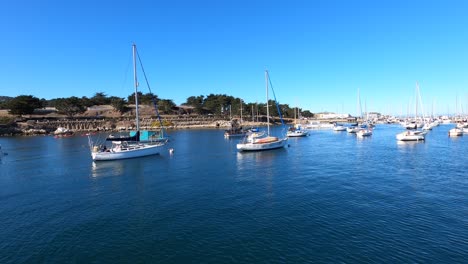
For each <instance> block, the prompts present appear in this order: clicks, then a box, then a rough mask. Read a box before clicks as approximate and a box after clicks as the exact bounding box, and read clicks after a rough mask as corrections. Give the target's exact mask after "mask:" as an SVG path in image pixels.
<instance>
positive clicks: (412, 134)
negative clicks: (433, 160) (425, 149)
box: [396, 82, 426, 141]
mask: <svg viewBox="0 0 468 264" xmlns="http://www.w3.org/2000/svg"><path fill="white" fill-rule="evenodd" d="M416 94H417V95H416V106H415V107H416V116H415V119H417V115H418V114H417V113H418V96H419V101H421V94H420V92H419V84H418V83H417V82H416ZM421 110H422V112H423V113H424V110H423V109H422V103H421ZM415 128H417V126H416V127H415ZM396 139H397V140H399V141H422V140H425V139H426V132H423V131H420V130H408V131H405V132H401V133H399V134H397V135H396Z"/></svg>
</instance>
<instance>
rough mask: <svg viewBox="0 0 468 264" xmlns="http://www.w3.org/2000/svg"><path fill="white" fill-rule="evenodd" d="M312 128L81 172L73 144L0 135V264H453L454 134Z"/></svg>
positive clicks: (184, 138) (459, 214) (463, 161)
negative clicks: (365, 133)
mask: <svg viewBox="0 0 468 264" xmlns="http://www.w3.org/2000/svg"><path fill="white" fill-rule="evenodd" d="M451 127H452V126H439V127H436V128H434V130H433V131H431V132H429V134H428V135H427V140H426V142H424V143H405V144H398V143H397V141H396V139H395V135H396V134H397V133H398V132H399V131H401V128H400V127H398V126H390V125H387V126H385V125H381V126H378V127H377V128H376V129H375V130H374V135H373V136H372V137H370V138H364V139H358V138H356V136H354V135H351V134H348V133H346V132H333V131H330V130H324V131H312V132H311V135H310V136H309V137H306V138H290V140H289V145H290V146H289V148H286V149H280V150H273V151H266V152H256V153H238V152H237V150H236V148H235V144H236V143H237V141H238V140H235V139H225V138H224V137H223V131H222V130H179V131H173V132H172V133H171V137H172V141H171V143H170V147H172V148H174V150H175V151H174V154H173V155H169V152H168V151H167V149H164V150H163V151H162V153H161V155H158V156H151V157H145V158H139V159H131V160H123V161H112V162H100V163H93V162H92V161H91V157H90V155H89V150H88V147H87V138H86V137H81V136H76V137H71V138H61V139H55V138H53V137H47V136H46V137H43V136H38V137H15V138H0V144H1V145H2V148H3V150H4V152H7V153H8V155H6V156H3V157H2V159H1V160H0V263H90V262H93V263H305V262H313V263H340V262H341V263H466V261H467V260H468V158H467V156H466V155H467V154H468V136H465V137H460V138H449V137H448V136H447V131H448V129H450V128H451Z"/></svg>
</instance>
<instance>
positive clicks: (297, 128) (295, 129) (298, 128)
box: [286, 107, 309, 137]
mask: <svg viewBox="0 0 468 264" xmlns="http://www.w3.org/2000/svg"><path fill="white" fill-rule="evenodd" d="M296 110H297V112H298V114H297V115H298V116H299V109H298V108H297V107H296ZM296 110H294V126H292V127H290V128H289V129H288V132H287V133H286V135H287V136H288V137H305V136H308V135H309V131H307V130H305V129H304V128H303V127H302V125H301V124H298V123H297V121H296Z"/></svg>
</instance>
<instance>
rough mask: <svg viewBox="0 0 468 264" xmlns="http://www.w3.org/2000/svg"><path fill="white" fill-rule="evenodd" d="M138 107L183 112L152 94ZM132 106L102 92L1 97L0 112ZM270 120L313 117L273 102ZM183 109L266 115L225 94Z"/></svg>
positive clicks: (195, 99)
mask: <svg viewBox="0 0 468 264" xmlns="http://www.w3.org/2000/svg"><path fill="white" fill-rule="evenodd" d="M138 103H139V104H141V105H156V107H157V109H158V111H159V113H160V114H166V115H171V114H172V115H173V114H176V115H177V114H179V115H180V114H182V112H181V111H182V110H181V109H180V108H179V107H177V106H176V104H175V103H174V102H173V101H172V100H170V99H161V98H158V96H157V95H154V94H152V93H146V94H143V93H141V92H138ZM132 104H135V94H134V93H132V94H131V95H129V96H127V98H121V97H116V96H108V95H106V94H105V93H103V92H98V93H96V94H94V96H92V97H91V98H88V97H86V96H83V97H81V98H79V97H76V96H72V97H68V98H55V99H51V100H46V99H39V98H37V97H35V96H32V95H20V96H17V97H5V96H1V97H0V109H8V111H9V113H10V114H12V115H17V116H21V115H30V114H33V113H34V111H35V110H36V109H41V108H45V107H55V109H56V110H57V112H58V113H59V114H64V115H67V116H68V117H73V116H76V115H79V114H82V113H84V112H85V111H86V110H87V108H88V107H91V106H95V105H111V106H112V107H113V108H114V109H115V110H116V111H118V112H120V113H125V112H127V111H128V110H129V109H130V108H129V105H132ZM268 104H269V108H270V116H279V112H278V110H279V111H280V112H281V114H282V116H283V117H286V118H293V117H295V116H298V113H300V115H301V116H303V117H313V113H311V112H310V111H308V110H303V109H297V108H291V107H289V105H288V104H276V103H275V102H274V101H273V100H270V101H269V102H268ZM182 106H188V107H190V109H191V112H193V113H194V114H197V115H214V116H219V117H226V116H232V117H234V116H240V115H241V112H242V115H244V116H250V117H255V116H264V115H266V104H265V103H263V104H262V103H245V102H244V101H243V100H242V99H241V98H237V97H233V96H229V95H226V94H209V95H208V96H204V95H199V96H190V97H188V98H187V100H186V102H185V103H183V104H182Z"/></svg>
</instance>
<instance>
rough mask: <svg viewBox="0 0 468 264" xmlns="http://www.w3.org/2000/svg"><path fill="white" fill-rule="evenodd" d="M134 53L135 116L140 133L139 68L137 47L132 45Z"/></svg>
mask: <svg viewBox="0 0 468 264" xmlns="http://www.w3.org/2000/svg"><path fill="white" fill-rule="evenodd" d="M132 51H133V52H132V53H133V78H134V81H135V115H136V130H137V131H140V118H139V116H140V115H139V110H138V79H137V67H136V45H135V43H133V44H132Z"/></svg>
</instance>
